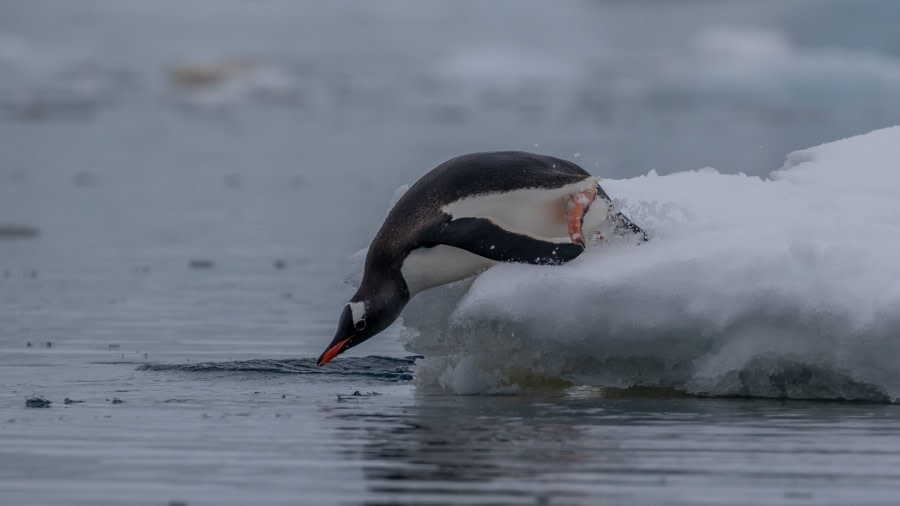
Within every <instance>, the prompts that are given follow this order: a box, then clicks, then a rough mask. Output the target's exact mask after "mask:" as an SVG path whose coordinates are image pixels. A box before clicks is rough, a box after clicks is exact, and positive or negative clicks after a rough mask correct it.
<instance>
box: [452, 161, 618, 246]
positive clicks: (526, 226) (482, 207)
mask: <svg viewBox="0 0 900 506" xmlns="http://www.w3.org/2000/svg"><path fill="white" fill-rule="evenodd" d="M596 185H597V179H596V178H595V177H593V176H589V177H586V178H584V179H582V180H581V181H578V182H577V183H572V184H570V185H566V186H563V187H560V188H552V189H543V188H540V189H534V188H532V189H527V190H515V191H511V192H507V193H501V194H490V195H478V196H475V197H469V198H465V199H462V200H459V201H456V202H454V203H452V204H450V205H448V206H445V207H444V209H443V211H444V212H445V213H447V214H449V215H450V216H452V217H453V218H454V219H456V218H487V219H489V220H491V221H493V222H494V223H496V224H497V225H499V226H501V227H503V228H505V229H506V230H509V231H510V232H515V233H518V234H525V235H529V236H531V237H534V238H537V239H541V240H545V241H552V242H568V241H569V232H568V228H567V227H568V221H567V215H568V208H567V207H566V197H568V196H569V195H572V194H574V193H578V192H583V191H587V190H590V189H591V188H593V187H595V186H596ZM595 204H596V206H591V210H590V212H589V214H588V216H585V221H586V222H587V221H588V218H589V217H590V218H591V220H590V221H591V222H594V221H603V220H604V219H606V213H607V211H608V210H607V209H606V206H605V205H601V204H602V201H600V200H598V201H595ZM594 207H597V209H594ZM600 215H602V216H600ZM585 232H587V230H585Z"/></svg>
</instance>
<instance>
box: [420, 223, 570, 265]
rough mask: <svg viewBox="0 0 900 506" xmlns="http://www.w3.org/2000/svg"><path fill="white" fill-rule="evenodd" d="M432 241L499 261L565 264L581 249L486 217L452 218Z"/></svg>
mask: <svg viewBox="0 0 900 506" xmlns="http://www.w3.org/2000/svg"><path fill="white" fill-rule="evenodd" d="M434 241H435V242H436V243H437V244H446V245H447V246H454V247H457V248H460V249H464V250H466V251H468V252H470V253H474V254H476V255H479V256H483V257H485V258H489V259H491V260H495V261H498V262H517V263H525V264H535V265H559V264H564V263H566V262H568V261H570V260H573V259H574V258H575V257H577V256H578V255H580V254H581V252H582V251H584V246H581V245H580V244H573V243H556V242H549V241H542V240H540V239H535V238H534V237H531V236H527V235H522V234H517V233H514V232H510V231H509V230H506V229H505V228H503V227H501V226H499V225H497V224H496V223H494V222H492V221H491V220H488V219H486V218H458V219H455V220H452V221H450V222H448V223H446V224H444V225H443V226H442V227H441V228H440V230H439V231H438V232H437V234H436V235H435V236H434Z"/></svg>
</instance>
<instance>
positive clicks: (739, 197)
mask: <svg viewBox="0 0 900 506" xmlns="http://www.w3.org/2000/svg"><path fill="white" fill-rule="evenodd" d="M898 164H900V127H894V128H888V129H883V130H878V131H874V132H872V133H869V134H866V135H862V136H858V137H853V138H849V139H845V140H841V141H838V142H833V143H830V144H825V145H821V146H818V147H814V148H810V149H806V150H802V151H797V152H794V153H791V154H790V155H788V157H787V161H786V163H785V165H784V167H782V168H781V169H779V170H776V171H774V172H773V173H772V174H771V175H770V177H769V178H757V177H748V176H746V175H743V174H730V175H729V174H721V173H719V172H717V171H715V170H713V169H709V168H707V169H701V170H696V171H689V172H680V173H675V174H670V175H666V176H658V175H656V174H655V173H652V172H651V173H650V174H647V175H645V176H641V177H637V178H633V179H627V180H617V181H614V180H607V181H604V183H603V184H604V187H605V188H606V190H607V191H608V193H609V194H610V195H612V196H613V197H615V198H617V199H619V204H620V205H621V206H622V207H623V208H624V210H625V211H626V213H627V214H628V215H629V216H631V217H632V218H633V219H634V220H635V221H637V222H638V223H640V224H642V225H644V226H645V227H646V228H648V229H649V230H651V231H652V233H653V234H654V238H653V240H652V241H650V242H649V243H646V244H643V245H640V246H635V245H633V244H625V243H622V244H607V245H602V246H597V247H595V248H592V249H589V250H588V251H587V252H586V253H585V254H584V255H582V256H581V257H579V258H578V259H576V260H575V261H573V262H571V263H569V264H567V265H564V266H559V267H543V266H530V265H519V264H501V265H497V266H495V267H493V268H491V269H489V270H488V271H486V272H484V273H483V274H481V275H480V276H478V277H477V278H475V279H474V280H466V281H462V282H459V283H456V284H453V285H449V286H445V287H440V288H437V289H433V290H429V291H426V292H424V293H422V294H419V295H418V296H417V297H416V298H415V299H413V301H412V302H411V303H410V305H409V306H408V307H407V308H406V310H405V311H404V316H403V321H404V324H405V326H406V327H407V334H408V336H407V338H406V343H405V346H406V348H407V350H409V351H410V352H413V353H418V354H422V355H424V356H425V358H424V359H423V360H422V361H420V363H419V365H418V366H417V377H418V381H420V382H422V383H429V384H439V385H441V386H443V387H445V388H448V389H450V390H452V391H455V392H457V393H489V392H505V391H509V390H511V389H512V390H514V389H516V388H518V387H519V386H521V385H523V384H526V383H529V382H533V381H544V380H552V381H558V380H564V381H569V382H573V383H578V384H589V385H598V386H611V387H630V386H654V387H669V388H674V389H679V390H684V391H687V392H691V393H695V394H703V395H717V396H718V395H750V396H765V397H790V398H843V399H868V400H888V399H891V400H894V399H897V398H900V365H898V364H900V361H898V358H900V335H898V334H900V281H898V280H900V263H898V262H897V259H896V258H897V252H898V251H900V171H898V170H897V168H898Z"/></svg>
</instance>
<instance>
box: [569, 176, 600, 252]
mask: <svg viewBox="0 0 900 506" xmlns="http://www.w3.org/2000/svg"><path fill="white" fill-rule="evenodd" d="M595 198H597V189H596V188H591V189H590V190H586V191H583V192H578V193H573V194H572V195H569V196H568V197H567V198H566V208H567V209H568V212H569V214H568V216H567V219H566V223H567V224H568V228H569V239H571V240H572V242H573V243H575V244H580V245H581V246H584V234H583V233H582V231H581V226H582V225H583V224H584V215H585V214H587V212H588V210H589V209H590V208H591V204H592V203H593V202H594V199H595Z"/></svg>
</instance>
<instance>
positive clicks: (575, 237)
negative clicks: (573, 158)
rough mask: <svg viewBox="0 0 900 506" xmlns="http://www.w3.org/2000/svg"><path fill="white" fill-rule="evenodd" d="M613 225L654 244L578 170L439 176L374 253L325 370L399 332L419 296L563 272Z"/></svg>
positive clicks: (491, 163)
mask: <svg viewBox="0 0 900 506" xmlns="http://www.w3.org/2000/svg"><path fill="white" fill-rule="evenodd" d="M606 222H612V224H613V227H614V230H615V231H616V233H632V234H637V235H639V236H640V237H641V239H642V240H646V235H645V234H644V232H643V230H641V229H640V228H639V227H638V226H637V225H635V224H633V223H631V221H629V220H628V219H627V218H625V216H624V215H622V214H621V213H620V212H617V211H615V210H614V209H613V206H612V202H611V200H610V198H609V197H608V196H607V195H606V193H605V192H604V191H603V189H602V188H600V186H599V185H598V184H597V179H596V178H595V177H594V176H592V175H590V174H589V173H588V172H586V171H585V170H584V169H582V168H581V167H579V166H578V165H576V164H574V163H572V162H569V161H565V160H561V159H559V158H554V157H552V156H545V155H538V154H532V153H525V152H519V151H503V152H487V153H474V154H469V155H463V156H459V157H456V158H453V159H451V160H448V161H447V162H444V163H442V164H441V165H439V166H437V167H436V168H434V169H433V170H431V171H430V172H428V173H427V174H425V175H424V176H422V178H421V179H419V180H418V181H417V182H416V183H415V184H414V185H413V186H412V187H410V188H409V190H408V191H407V192H406V193H405V194H404V195H403V196H402V197H401V198H400V200H398V201H397V203H396V204H395V205H394V207H393V208H392V209H391V211H390V212H389V213H388V216H387V218H385V220H384V223H383V224H382V226H381V229H380V230H379V231H378V233H377V235H376V236H375V239H374V240H373V241H372V244H371V246H370V247H369V251H368V255H367V257H366V263H365V271H364V274H363V280H362V283H361V285H360V287H359V290H358V291H357V292H356V294H355V295H354V296H353V297H352V298H351V299H350V302H349V303H348V304H347V305H346V306H345V307H344V311H343V313H342V314H341V318H340V321H339V323H338V330H337V334H336V335H335V337H334V340H333V341H332V342H331V344H330V345H329V346H328V348H327V349H326V350H325V352H324V353H322V355H321V356H320V357H319V360H318V364H319V365H324V364H326V363H327V362H328V361H330V360H331V359H332V358H334V357H335V356H337V355H339V354H340V353H342V352H343V351H345V350H347V349H349V348H351V347H353V346H355V345H357V344H359V343H361V342H363V341H365V340H366V339H368V338H370V337H372V336H373V335H375V334H377V333H379V332H381V331H382V330H384V329H385V328H386V327H387V326H388V325H390V324H391V323H393V322H394V320H396V319H397V317H398V316H399V315H400V312H401V311H402V310H403V307H404V306H405V305H406V303H407V302H408V301H409V299H410V298H411V297H412V296H414V295H415V294H416V293H418V292H420V291H422V290H425V289H428V288H431V287H434V286H438V285H442V284H445V283H450V282H453V281H457V280H460V279H464V278H467V277H469V276H471V275H473V274H476V273H478V272H480V271H482V270H484V269H485V268H487V267H489V266H491V265H493V264H494V263H496V262H520V263H530V264H546V265H553V264H562V263H566V262H568V261H570V260H572V259H574V258H575V257H577V256H578V255H580V254H581V253H582V251H584V244H585V242H584V235H585V232H583V231H582V230H585V231H595V230H599V228H600V226H602V225H603V224H604V223H606Z"/></svg>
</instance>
